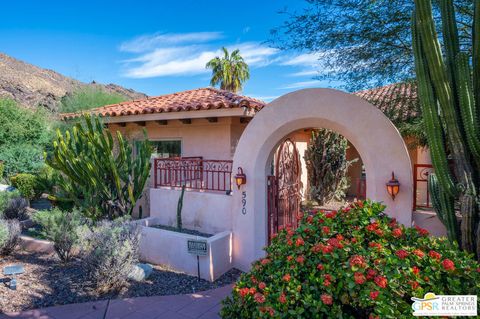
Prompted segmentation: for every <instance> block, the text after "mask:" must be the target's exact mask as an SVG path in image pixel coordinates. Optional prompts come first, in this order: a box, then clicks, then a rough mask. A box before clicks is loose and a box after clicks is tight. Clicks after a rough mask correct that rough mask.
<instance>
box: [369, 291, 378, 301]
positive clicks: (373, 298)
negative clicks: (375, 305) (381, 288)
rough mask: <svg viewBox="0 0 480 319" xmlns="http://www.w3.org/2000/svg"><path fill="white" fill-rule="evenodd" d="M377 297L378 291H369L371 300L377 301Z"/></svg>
mask: <svg viewBox="0 0 480 319" xmlns="http://www.w3.org/2000/svg"><path fill="white" fill-rule="evenodd" d="M378 295H380V292H378V291H370V298H372V300H377V298H378Z"/></svg>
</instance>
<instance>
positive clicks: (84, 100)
mask: <svg viewBox="0 0 480 319" xmlns="http://www.w3.org/2000/svg"><path fill="white" fill-rule="evenodd" d="M125 100H126V98H125V97H124V96H123V95H120V94H116V93H110V92H107V91H105V90H103V89H102V88H100V87H85V88H82V89H79V90H77V91H75V92H73V93H72V94H69V95H66V96H65V97H64V98H63V99H62V102H61V104H60V112H62V113H69V112H78V111H83V110H89V109H93V108H95V107H100V106H104V105H108V104H115V103H120V102H123V101H125Z"/></svg>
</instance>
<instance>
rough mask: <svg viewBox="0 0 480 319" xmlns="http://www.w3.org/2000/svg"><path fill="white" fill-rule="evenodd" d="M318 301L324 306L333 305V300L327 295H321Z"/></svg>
mask: <svg viewBox="0 0 480 319" xmlns="http://www.w3.org/2000/svg"><path fill="white" fill-rule="evenodd" d="M320 299H321V300H322V302H323V303H324V304H325V305H331V304H332V303H333V298H332V296H330V295H327V294H322V295H321V296H320Z"/></svg>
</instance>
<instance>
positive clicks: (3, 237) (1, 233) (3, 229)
mask: <svg viewBox="0 0 480 319" xmlns="http://www.w3.org/2000/svg"><path fill="white" fill-rule="evenodd" d="M7 239H8V226H7V224H6V223H4V222H2V219H0V247H3V245H4V244H5V243H6V242H7Z"/></svg>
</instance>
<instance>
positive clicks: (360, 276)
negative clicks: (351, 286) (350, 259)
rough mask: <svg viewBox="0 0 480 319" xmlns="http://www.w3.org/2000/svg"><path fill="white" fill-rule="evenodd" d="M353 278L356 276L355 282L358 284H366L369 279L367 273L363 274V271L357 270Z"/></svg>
mask: <svg viewBox="0 0 480 319" xmlns="http://www.w3.org/2000/svg"><path fill="white" fill-rule="evenodd" d="M353 278H354V280H355V283H356V284H357V285H361V284H364V283H365V281H366V280H367V279H366V278H365V275H364V274H362V273H361V272H356V273H355V274H354V275H353Z"/></svg>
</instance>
